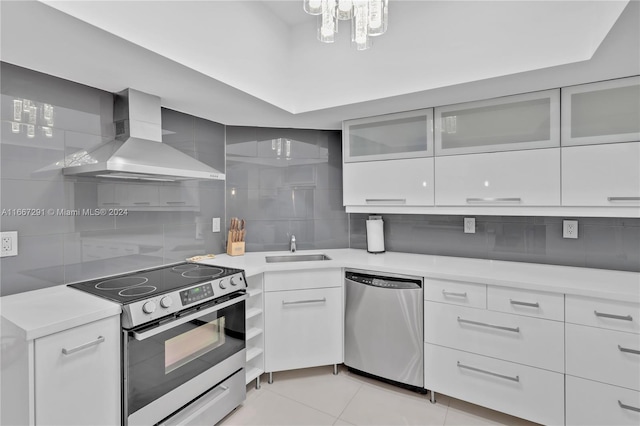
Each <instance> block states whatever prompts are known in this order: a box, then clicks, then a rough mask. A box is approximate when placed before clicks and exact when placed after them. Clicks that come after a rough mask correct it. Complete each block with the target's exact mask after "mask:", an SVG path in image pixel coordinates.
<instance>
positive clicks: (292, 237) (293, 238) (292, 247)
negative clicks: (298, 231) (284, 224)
mask: <svg viewBox="0 0 640 426" xmlns="http://www.w3.org/2000/svg"><path fill="white" fill-rule="evenodd" d="M295 251H296V236H295V235H292V236H291V253H293V252H295Z"/></svg>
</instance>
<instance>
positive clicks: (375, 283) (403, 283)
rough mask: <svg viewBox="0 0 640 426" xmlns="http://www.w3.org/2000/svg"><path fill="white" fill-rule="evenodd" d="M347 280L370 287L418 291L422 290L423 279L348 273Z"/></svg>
mask: <svg viewBox="0 0 640 426" xmlns="http://www.w3.org/2000/svg"><path fill="white" fill-rule="evenodd" d="M345 278H346V279H347V280H350V281H353V282H356V283H360V284H365V285H370V286H372V287H383V288H393V289H416V288H422V278H418V277H409V276H381V275H370V274H365V273H361V272H353V271H346V274H345Z"/></svg>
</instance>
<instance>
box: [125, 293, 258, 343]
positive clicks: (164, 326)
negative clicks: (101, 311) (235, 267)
mask: <svg viewBox="0 0 640 426" xmlns="http://www.w3.org/2000/svg"><path fill="white" fill-rule="evenodd" d="M248 297H249V296H247V295H246V294H243V295H242V296H240V297H235V298H233V299H231V300H228V301H226V302H223V303H220V304H219V305H215V306H212V307H210V308H207V309H203V310H201V311H198V312H195V313H193V314H190V315H186V316H184V317H180V318H176V319H175V320H173V321H171V322H167V323H164V324H162V325H159V326H157V327H155V328H152V329H151V330H148V331H143V332H138V331H131V334H132V335H133V338H134V339H136V340H138V341H141V340H145V339H148V338H149V337H152V336H155V335H156V334H160V333H163V332H165V331H167V330H169V329H171V328H173V327H175V326H177V325H180V324H184V323H187V322H189V321H193V320H194V319H196V318H200V317H202V316H205V315H208V314H210V313H212V312H216V311H219V310H220V309H224V308H228V307H229V306H231V305H235V304H236V303H240V302H242V301H244V300H247V299H248Z"/></svg>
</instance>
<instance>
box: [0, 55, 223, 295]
mask: <svg viewBox="0 0 640 426" xmlns="http://www.w3.org/2000/svg"><path fill="white" fill-rule="evenodd" d="M0 71H1V73H2V81H1V83H2V90H1V106H2V113H1V114H2V122H1V129H0V130H1V132H2V133H1V136H2V139H1V141H0V167H1V169H0V176H1V177H2V181H1V184H0V186H1V187H0V190H1V194H0V208H2V209H17V208H36V209H37V208H41V209H44V210H45V211H46V210H47V209H54V210H56V213H55V214H45V215H43V216H28V217H25V216H9V215H4V216H2V217H0V221H1V222H0V225H1V228H2V230H3V231H18V246H19V255H18V256H15V257H6V258H2V259H1V260H0V280H1V287H0V295H3V296H4V295H9V294H13V293H18V292H23V291H29V290H35V289H39V288H44V287H49V286H53V285H59V284H63V283H69V282H73V281H78V280H85V279H91V278H97V277H101V276H106V275H112V274H117V273H122V272H128V271H133V270H136V269H141V268H148V267H154V266H159V265H162V264H166V263H172V262H176V261H181V260H184V259H185V258H186V257H190V256H193V255H195V254H203V253H221V252H223V251H224V236H223V233H213V232H212V230H211V219H212V218H213V217H220V218H221V220H222V221H223V222H224V221H225V183H224V181H210V182H209V181H207V182H205V181H190V182H185V183H180V184H178V183H162V184H154V183H142V184H134V183H130V182H126V183H123V182H114V181H109V180H107V179H102V180H101V179H97V178H79V177H69V176H66V177H65V176H64V175H63V174H62V172H61V170H60V166H59V165H56V163H59V162H62V161H63V160H64V158H65V156H66V155H69V154H72V153H74V152H77V151H78V150H87V149H90V148H92V147H94V146H97V145H98V144H100V143H103V142H106V141H108V140H110V139H112V138H113V136H114V133H115V131H114V128H113V111H112V110H113V94H112V93H108V92H105V91H102V90H97V89H94V88H91V87H87V86H83V85H80V84H77V83H73V82H70V81H66V80H62V79H59V78H56V77H52V76H49V75H45V74H41V73H38V72H35V71H31V70H28V69H24V68H20V67H16V66H13V65H10V64H7V63H1V70H0ZM24 99H28V100H29V101H32V102H33V103H34V105H35V106H36V109H37V115H36V117H35V119H36V123H35V132H34V135H33V137H30V136H28V135H27V128H26V125H27V124H26V122H28V120H29V118H30V117H29V116H28V114H26V113H23V114H22V115H21V117H20V119H21V120H22V121H21V123H22V124H20V125H19V126H18V129H19V130H18V131H17V132H14V130H16V128H15V127H12V123H14V122H16V120H14V116H13V113H14V110H13V101H14V100H19V101H23V100H24ZM45 104H47V105H51V106H52V107H53V122H52V123H51V118H50V117H49V122H47V121H46V120H45V117H44V109H45ZM46 108H48V106H47V107H46ZM162 120H163V142H164V143H167V144H170V145H172V146H174V147H175V148H177V149H179V150H181V151H183V152H186V153H187V154H189V155H191V156H193V157H195V158H198V159H199V160H200V161H202V162H205V163H207V164H209V165H210V166H212V167H215V168H217V169H218V170H220V171H222V172H224V169H225V143H224V137H225V129H224V126H223V125H221V124H218V123H213V122H211V121H207V120H204V119H200V118H197V117H193V116H190V115H187V114H182V113H179V112H176V111H171V110H166V109H163V110H162ZM25 121H26V122H25ZM45 127H46V128H48V129H49V130H46V129H45ZM45 131H46V132H45ZM105 184H110V185H112V186H115V187H117V189H115V192H118V193H126V191H125V189H126V188H131V187H132V186H135V188H134V189H135V190H134V191H129V193H130V194H135V197H144V196H147V194H146V193H147V192H153V191H155V193H156V194H158V193H159V187H160V186H164V187H171V188H169V189H168V191H165V193H169V194H171V196H172V197H174V196H177V197H180V196H181V194H185V193H189V194H190V196H191V198H190V202H189V204H190V206H188V207H187V206H185V207H172V206H168V207H153V208H150V207H144V206H138V207H137V208H129V209H128V210H129V211H128V214H126V215H122V216H108V215H97V216H95V215H86V214H80V215H77V216H65V215H61V214H58V212H57V210H58V209H60V210H76V209H77V210H80V211H82V209H91V210H94V209H97V208H99V207H106V205H103V204H101V203H103V202H105V199H103V198H102V197H103V195H101V194H102V193H103V192H104V191H101V189H100V187H101V186H102V187H103V189H104V185H105ZM127 185H128V186H127ZM132 197H134V196H133V195H132ZM120 207H122V208H127V206H120Z"/></svg>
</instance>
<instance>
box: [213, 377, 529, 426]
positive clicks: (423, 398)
mask: <svg viewBox="0 0 640 426" xmlns="http://www.w3.org/2000/svg"><path fill="white" fill-rule="evenodd" d="M332 371H333V367H330V366H329V367H317V368H308V369H303V370H292V371H285V372H280V373H274V375H273V379H274V381H273V383H272V384H268V383H267V380H266V379H267V375H263V376H262V378H263V382H262V387H261V388H260V389H258V390H257V389H255V382H253V383H252V384H250V385H249V386H248V387H247V399H246V401H245V402H244V404H242V405H241V406H240V407H238V408H237V409H236V410H235V411H233V412H232V413H230V414H229V415H228V416H227V417H225V418H224V419H223V420H222V422H221V423H220V424H221V425H224V426H237V425H260V426H286V425H292V426H293V425H295V426H297V425H384V426H387V425H458V426H467V425H468V426H472V425H473V426H476V425H478V426H480V425H518V426H532V425H535V423H531V422H528V421H526V420H523V419H519V418H517V417H512V416H509V415H506V414H503V413H499V412H497V411H493V410H489V409H487V408H483V407H479V406H477V405H473V404H469V403H467V402H464V401H460V400H457V399H454V398H450V397H447V396H445V395H439V394H436V399H437V402H436V404H431V403H430V402H429V399H428V396H427V395H420V394H418V393H415V392H411V391H408V390H405V389H401V388H399V387H396V386H392V385H389V384H386V383H383V382H380V381H377V380H372V379H369V378H365V377H362V376H359V375H356V374H353V373H351V372H349V371H348V370H347V369H346V368H344V367H341V368H340V374H338V375H337V376H334V375H333V374H332Z"/></svg>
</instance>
